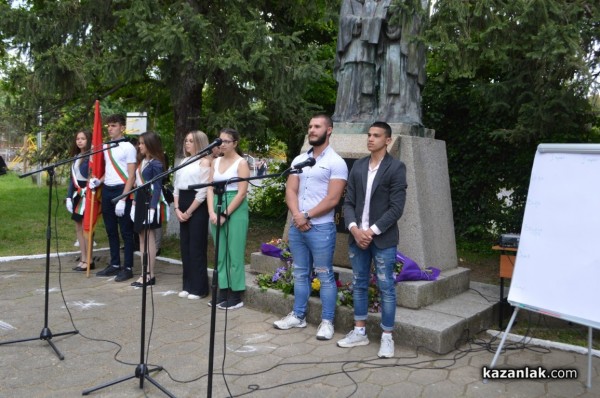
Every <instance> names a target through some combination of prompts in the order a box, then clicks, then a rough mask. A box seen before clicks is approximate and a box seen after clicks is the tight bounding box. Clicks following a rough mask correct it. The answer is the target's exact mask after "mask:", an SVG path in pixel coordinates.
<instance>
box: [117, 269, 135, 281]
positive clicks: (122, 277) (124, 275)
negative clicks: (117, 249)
mask: <svg viewBox="0 0 600 398" xmlns="http://www.w3.org/2000/svg"><path fill="white" fill-rule="evenodd" d="M131 278H133V271H132V270H131V268H123V269H122V270H121V271H120V272H119V273H118V274H117V277H116V278H115V282H123V281H126V280H127V279H131Z"/></svg>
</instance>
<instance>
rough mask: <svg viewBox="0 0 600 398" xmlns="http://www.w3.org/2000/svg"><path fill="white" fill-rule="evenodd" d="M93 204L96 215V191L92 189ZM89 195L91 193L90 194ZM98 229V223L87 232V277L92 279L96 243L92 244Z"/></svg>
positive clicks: (92, 207)
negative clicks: (91, 270)
mask: <svg viewBox="0 0 600 398" xmlns="http://www.w3.org/2000/svg"><path fill="white" fill-rule="evenodd" d="M91 191H92V203H91V209H89V210H90V211H91V214H94V204H95V202H96V190H95V189H92V190H91ZM88 195H89V193H88ZM95 229H96V223H94V224H93V225H90V230H89V231H88V232H87V238H88V239H87V241H88V243H87V271H86V272H85V276H86V277H88V278H89V277H90V269H91V268H92V251H93V250H94V243H93V242H92V241H93V239H94V230H95ZM83 233H84V234H85V233H86V232H85V228H84V229H83Z"/></svg>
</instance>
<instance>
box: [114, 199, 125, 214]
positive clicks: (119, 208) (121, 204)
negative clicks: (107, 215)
mask: <svg viewBox="0 0 600 398" xmlns="http://www.w3.org/2000/svg"><path fill="white" fill-rule="evenodd" d="M115 214H116V215H117V217H123V214H125V201H124V200H119V201H118V202H117V205H116V206H115Z"/></svg>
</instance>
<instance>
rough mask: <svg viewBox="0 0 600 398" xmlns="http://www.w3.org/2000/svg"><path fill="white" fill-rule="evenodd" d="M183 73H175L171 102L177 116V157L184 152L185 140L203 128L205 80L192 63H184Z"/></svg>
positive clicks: (181, 69)
mask: <svg viewBox="0 0 600 398" xmlns="http://www.w3.org/2000/svg"><path fill="white" fill-rule="evenodd" d="M180 71H181V73H175V74H174V75H173V80H172V82H171V102H172V103H173V115H174V118H175V138H174V139H175V158H176V159H177V158H180V157H181V156H182V154H183V140H184V138H185V136H186V134H187V133H189V132H190V131H192V130H198V129H200V130H201V127H200V115H201V112H202V89H203V88H204V80H199V79H198V76H197V71H195V70H194V68H193V66H192V65H189V64H188V65H182V66H181V68H180Z"/></svg>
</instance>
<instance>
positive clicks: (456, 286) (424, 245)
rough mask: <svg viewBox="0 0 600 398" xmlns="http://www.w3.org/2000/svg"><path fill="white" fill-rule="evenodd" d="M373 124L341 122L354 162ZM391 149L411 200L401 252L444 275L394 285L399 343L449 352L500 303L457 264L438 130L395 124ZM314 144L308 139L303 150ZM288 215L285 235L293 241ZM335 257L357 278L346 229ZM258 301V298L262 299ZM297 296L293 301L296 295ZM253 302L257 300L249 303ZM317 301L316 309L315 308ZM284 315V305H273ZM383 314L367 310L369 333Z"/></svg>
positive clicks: (348, 319)
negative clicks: (474, 289)
mask: <svg viewBox="0 0 600 398" xmlns="http://www.w3.org/2000/svg"><path fill="white" fill-rule="evenodd" d="M369 125H370V124H358V123H335V127H334V130H333V134H332V136H331V139H330V143H331V146H332V147H333V148H334V149H335V150H336V152H337V153H339V154H340V155H341V156H342V157H343V158H344V159H346V161H347V162H348V163H352V162H353V160H354V159H359V158H361V157H364V156H368V155H369V152H368V150H367V136H366V133H367V130H368V127H369ZM391 126H392V142H391V144H390V145H389V147H388V152H389V153H390V154H391V155H392V156H394V157H395V158H398V159H400V160H401V161H403V162H404V163H405V165H406V178H407V185H408V187H407V190H406V205H405V207H404V213H403V215H402V218H401V219H400V220H399V222H398V227H399V230H400V242H399V244H398V250H399V251H401V252H402V253H404V254H405V255H407V256H408V257H410V258H412V259H413V260H414V261H416V262H417V264H419V265H420V266H421V267H436V268H439V269H441V271H442V272H441V274H440V276H439V278H438V279H437V280H436V281H415V282H401V283H399V284H398V285H397V286H396V295H397V300H398V307H399V308H398V311H397V314H396V315H397V316H396V326H395V330H394V334H395V337H396V338H397V339H398V341H403V342H404V343H405V344H408V345H415V346H417V345H423V346H425V347H428V348H429V349H431V350H433V351H435V352H438V353H446V352H449V351H451V350H452V349H453V348H454V342H455V341H456V340H457V339H458V338H459V337H460V336H461V335H462V333H463V332H464V330H466V329H469V331H470V332H471V333H477V332H478V331H480V330H482V329H485V328H487V327H488V326H489V325H490V324H491V323H492V322H493V319H495V318H494V311H495V303H490V302H489V301H487V300H485V299H482V298H481V297H479V295H477V294H473V293H470V292H468V289H469V286H470V281H469V272H470V270H468V269H466V268H462V267H457V263H458V259H457V254H456V241H455V236H454V221H453V213H452V202H451V197H450V178H449V174H448V161H447V157H446V145H445V143H444V142H443V141H440V140H436V139H435V138H434V135H435V132H434V131H433V130H430V129H425V128H422V127H419V126H413V125H406V124H401V123H397V124H393V125H391ZM308 149H309V145H308V143H307V142H306V141H305V143H304V147H303V149H302V151H306V150H308ZM289 218H290V217H288V222H287V223H286V226H285V230H284V233H283V237H284V239H286V240H287V235H288V229H289ZM341 230H342V228H340V226H339V225H338V234H337V241H336V249H335V256H334V265H335V267H334V268H335V271H336V272H337V273H338V274H339V278H340V280H341V281H342V282H343V283H346V282H349V281H351V280H352V271H351V270H350V269H349V268H350V264H349V260H348V232H347V231H345V232H339V231H341ZM282 265H283V262H282V261H281V260H279V259H278V258H273V257H267V256H265V255H262V254H261V253H253V254H252V258H251V264H250V271H251V272H255V273H265V272H273V271H275V270H276V269H277V268H278V267H280V266H282ZM256 297H257V298H258V297H260V296H256ZM292 299H293V298H290V300H292ZM249 303H250V304H251V305H252V300H249ZM309 305H310V307H311V308H310V309H309V315H308V318H307V320H308V321H309V322H311V323H315V324H318V323H319V322H320V319H319V317H320V301H319V300H318V299H316V298H315V299H311V303H310V304H309ZM313 306H314V308H313ZM270 308H271V310H272V311H274V312H277V313H279V314H280V315H282V316H283V315H285V314H286V313H288V312H289V308H291V303H288V305H285V308H278V307H273V306H271V307H270ZM346 310H348V309H347V308H339V311H338V312H337V315H336V328H340V327H342V328H344V329H349V328H351V327H352V324H353V322H352V318H353V316H352V311H351V310H349V311H346ZM379 322H380V314H369V320H368V330H369V331H371V332H373V335H374V336H378V334H379Z"/></svg>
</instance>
